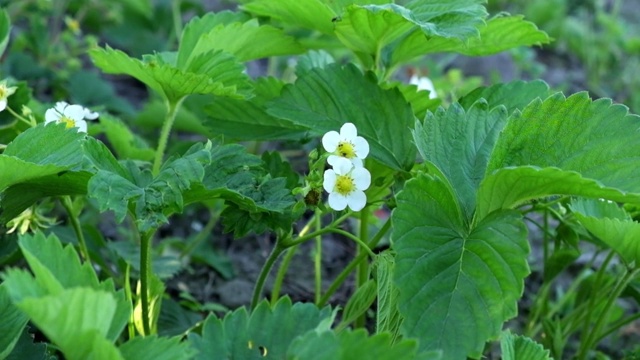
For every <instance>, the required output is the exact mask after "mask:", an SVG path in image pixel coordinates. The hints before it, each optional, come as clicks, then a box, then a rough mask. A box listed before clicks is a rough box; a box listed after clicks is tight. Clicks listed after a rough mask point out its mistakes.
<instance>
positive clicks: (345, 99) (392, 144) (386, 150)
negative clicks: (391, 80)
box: [267, 64, 415, 170]
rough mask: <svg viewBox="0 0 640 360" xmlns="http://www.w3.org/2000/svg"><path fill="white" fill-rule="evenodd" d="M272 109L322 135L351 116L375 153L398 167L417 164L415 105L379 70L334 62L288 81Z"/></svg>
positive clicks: (270, 109) (384, 160) (390, 164)
mask: <svg viewBox="0 0 640 360" xmlns="http://www.w3.org/2000/svg"><path fill="white" fill-rule="evenodd" d="M267 112H268V113H269V114H271V115H273V116H276V117H279V118H283V119H287V120H289V121H291V122H293V123H294V124H297V125H300V126H304V127H307V128H308V129H309V132H310V133H311V135H313V136H318V137H321V136H322V135H324V134H325V133H326V132H328V131H332V130H333V131H337V130H339V129H340V127H341V126H342V125H343V124H344V123H346V122H351V123H353V124H355V125H356V127H357V128H358V135H360V136H362V137H364V138H365V139H367V141H368V142H369V145H370V147H371V157H373V158H374V159H376V160H378V161H380V162H382V163H383V164H385V165H387V166H389V167H391V168H394V169H396V170H406V169H409V168H410V167H411V166H412V165H413V164H414V161H415V147H414V146H412V144H411V134H410V129H411V128H412V127H413V124H414V121H415V117H414V115H413V111H412V109H411V106H409V104H407V102H406V100H405V99H404V97H403V96H402V94H401V93H400V91H399V90H397V89H390V90H383V89H382V88H380V86H378V84H377V80H376V79H375V76H374V75H373V74H371V73H367V74H362V73H361V72H360V70H359V69H358V68H356V67H355V66H353V65H347V66H344V67H342V66H340V65H338V64H331V65H327V66H326V67H325V68H324V69H322V68H316V69H313V70H311V71H309V72H307V73H306V74H304V75H302V76H300V77H299V78H298V79H297V80H296V82H295V84H293V85H287V86H285V88H284V89H283V90H282V94H281V96H280V97H278V98H276V99H274V100H273V101H272V102H271V103H270V104H269V105H268V110H267Z"/></svg>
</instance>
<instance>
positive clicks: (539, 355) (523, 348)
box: [500, 330, 553, 360]
mask: <svg viewBox="0 0 640 360" xmlns="http://www.w3.org/2000/svg"><path fill="white" fill-rule="evenodd" d="M500 350H502V359H503V360H519V359H527V360H550V359H551V360H553V358H551V357H550V356H549V350H545V349H544V348H543V347H542V345H540V344H538V343H536V342H535V341H533V340H531V339H530V338H528V337H526V336H521V335H514V334H512V333H511V331H509V330H507V331H503V332H502V335H501V336H500Z"/></svg>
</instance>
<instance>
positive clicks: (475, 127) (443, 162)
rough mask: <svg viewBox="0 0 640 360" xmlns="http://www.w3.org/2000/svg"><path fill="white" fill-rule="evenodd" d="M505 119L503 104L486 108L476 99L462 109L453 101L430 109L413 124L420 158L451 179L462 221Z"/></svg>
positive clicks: (468, 212)
mask: <svg viewBox="0 0 640 360" xmlns="http://www.w3.org/2000/svg"><path fill="white" fill-rule="evenodd" d="M506 122H507V112H506V109H505V108H504V107H502V106H500V107H495V108H493V109H491V110H490V109H489V106H488V104H487V103H486V102H484V101H480V102H476V103H475V104H474V105H473V106H471V107H470V108H469V110H468V111H466V112H465V110H464V109H463V108H462V106H460V105H459V104H457V103H453V104H452V105H451V106H449V108H448V109H447V110H444V109H443V108H439V109H438V111H436V113H435V114H433V113H431V112H429V113H427V117H426V119H425V121H424V125H422V124H421V123H420V122H417V123H416V127H415V131H414V139H415V143H416V146H417V147H418V151H419V152H420V154H421V155H422V157H423V158H424V159H425V160H426V161H429V162H431V163H433V164H434V165H435V166H436V167H438V169H440V171H442V173H443V174H444V175H445V176H446V178H447V179H448V180H449V181H450V182H451V185H452V186H453V189H454V191H455V193H456V199H458V201H459V202H460V205H461V207H462V211H463V216H464V218H465V220H470V219H471V216H472V215H473V211H474V209H475V201H476V190H477V189H478V187H479V185H480V182H481V181H482V179H484V176H485V172H486V170H487V163H488V162H489V156H490V155H491V152H492V151H493V147H494V146H495V144H496V141H497V139H498V136H499V135H500V133H501V132H502V129H503V127H504V126H505V124H506Z"/></svg>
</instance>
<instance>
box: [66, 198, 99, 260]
mask: <svg viewBox="0 0 640 360" xmlns="http://www.w3.org/2000/svg"><path fill="white" fill-rule="evenodd" d="M62 206H63V207H64V209H65V210H66V211H67V214H68V215H69V221H70V222H71V227H72V228H73V231H74V232H75V233H76V237H77V238H78V244H79V245H80V253H81V254H82V257H83V258H84V260H85V261H88V262H89V264H91V257H90V256H89V248H87V243H86V241H85V240H84V233H83V232H82V226H81V225H80V221H78V217H77V216H76V214H75V211H74V209H73V203H72V202H71V197H70V196H63V197H62ZM92 266H93V265H92Z"/></svg>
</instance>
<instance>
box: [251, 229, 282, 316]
mask: <svg viewBox="0 0 640 360" xmlns="http://www.w3.org/2000/svg"><path fill="white" fill-rule="evenodd" d="M285 250H286V247H284V246H282V243H281V240H280V239H277V240H276V245H275V247H274V248H273V250H271V254H269V257H267V261H266V262H265V263H264V265H263V266H262V270H260V276H258V280H257V281H256V286H255V287H254V288H253V297H252V298H251V309H252V310H253V309H255V308H256V306H258V301H260V296H261V295H262V289H264V283H265V281H266V280H267V276H268V275H269V272H270V271H271V268H272V267H273V264H275V262H276V260H277V259H278V257H279V256H280V254H282V252H283V251H285Z"/></svg>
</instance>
